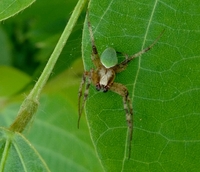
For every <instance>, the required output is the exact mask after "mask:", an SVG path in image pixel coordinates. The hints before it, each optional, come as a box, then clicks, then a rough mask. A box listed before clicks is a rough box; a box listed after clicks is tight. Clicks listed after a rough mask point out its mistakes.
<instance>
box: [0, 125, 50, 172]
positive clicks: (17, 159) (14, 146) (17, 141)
mask: <svg viewBox="0 0 200 172" xmlns="http://www.w3.org/2000/svg"><path fill="white" fill-rule="evenodd" d="M0 137H1V140H0V159H1V162H0V171H21V172H26V171H44V172H45V171H49V169H48V167H47V166H46V164H45V162H44V161H43V159H42V158H41V157H40V155H39V154H38V153H37V151H36V150H35V149H34V148H33V146H32V145H31V144H30V142H28V141H27V140H26V139H25V138H24V136H23V135H21V134H19V133H13V132H11V131H9V130H6V129H4V128H0Z"/></svg>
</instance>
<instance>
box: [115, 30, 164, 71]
mask: <svg viewBox="0 0 200 172" xmlns="http://www.w3.org/2000/svg"><path fill="white" fill-rule="evenodd" d="M164 31H165V29H164V30H163V31H162V32H161V33H160V35H159V36H158V37H157V38H156V39H155V41H154V42H153V43H152V44H151V45H150V46H148V47H146V48H145V49H143V50H141V51H139V52H138V53H136V54H134V55H132V56H130V57H128V55H125V57H126V59H125V60H124V61H122V62H121V63H119V64H118V65H117V66H116V67H115V69H114V70H115V71H116V72H121V71H123V70H124V69H125V68H126V67H127V65H128V63H129V62H130V61H131V60H133V59H134V58H136V57H138V56H141V55H142V54H144V53H146V52H147V51H149V50H150V49H151V48H152V47H153V46H154V45H155V44H156V43H157V42H158V40H159V39H160V38H161V36H162V35H163V33H164Z"/></svg>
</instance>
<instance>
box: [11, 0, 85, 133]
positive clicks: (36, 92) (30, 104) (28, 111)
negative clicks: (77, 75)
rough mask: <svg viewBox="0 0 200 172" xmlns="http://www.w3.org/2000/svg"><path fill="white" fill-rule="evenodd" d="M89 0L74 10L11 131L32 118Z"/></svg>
mask: <svg viewBox="0 0 200 172" xmlns="http://www.w3.org/2000/svg"><path fill="white" fill-rule="evenodd" d="M87 1H88V0H79V1H78V3H77V5H76V7H75V8H74V11H73V13H72V15H71V17H70V19H69V21H68V23H67V25H66V27H65V29H64V31H63V33H62V35H61V37H60V39H59V41H58V43H57V45H56V47H55V49H54V51H53V53H52V54H51V57H50V58H49V61H48V62H47V64H46V66H45V68H44V70H43V72H42V74H41V76H40V78H39V79H38V81H37V83H36V84H35V86H34V88H33V89H32V90H31V92H30V94H29V95H28V96H27V98H26V99H25V100H24V101H23V103H22V105H21V107H20V110H19V112H18V116H17V118H16V119H15V121H14V122H13V123H12V124H11V126H10V127H9V129H10V130H11V131H16V132H22V131H23V130H24V128H25V127H26V125H27V124H28V123H29V121H30V120H31V119H32V117H33V115H34V114H35V112H36V111H37V108H38V104H39V97H40V94H41V91H42V89H43V88H44V86H45V84H46V82H47V80H48V78H49V76H50V74H51V72H52V70H53V68H54V66H55V64H56V61H57V60H58V57H59V55H60V53H61V52H62V49H63V47H64V46H65V43H66V42H67V39H68V38H69V35H70V34H71V32H72V30H73V27H74V26H75V24H76V22H77V20H78V17H79V15H80V14H81V11H82V10H83V8H84V6H85V5H86V3H87Z"/></svg>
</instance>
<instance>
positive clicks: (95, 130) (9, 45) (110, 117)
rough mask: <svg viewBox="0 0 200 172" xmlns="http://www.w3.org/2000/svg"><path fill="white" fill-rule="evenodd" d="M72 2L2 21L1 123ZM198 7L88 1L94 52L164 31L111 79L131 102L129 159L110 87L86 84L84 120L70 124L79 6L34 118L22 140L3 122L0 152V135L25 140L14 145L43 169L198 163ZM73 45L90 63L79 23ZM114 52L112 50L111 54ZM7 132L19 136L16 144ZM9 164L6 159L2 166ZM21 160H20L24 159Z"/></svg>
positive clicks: (130, 50)
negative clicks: (103, 89)
mask: <svg viewBox="0 0 200 172" xmlns="http://www.w3.org/2000/svg"><path fill="white" fill-rule="evenodd" d="M2 2H8V1H2ZM2 2H0V8H2V9H3V7H2V6H1V3H2ZM20 2H21V1H20ZM27 2H28V1H27ZM8 3H9V2H8ZM16 3H18V1H16ZM46 4H48V5H46ZM75 4H76V2H74V1H73V0H71V1H64V0H63V1H56V0H55V1H47V0H46V1H45V0H43V1H37V2H36V3H34V4H33V5H32V6H31V8H28V9H26V10H24V11H23V13H20V14H18V15H17V16H15V17H13V18H10V19H9V20H6V21H5V23H3V24H2V25H1V28H0V44H1V46H0V50H1V57H0V63H1V65H7V67H5V66H1V67H0V95H1V97H0V126H1V127H9V126H10V124H11V123H12V122H13V121H14V119H15V118H16V115H17V111H18V109H19V107H20V103H21V102H22V100H23V99H24V97H25V96H24V95H28V93H29V91H30V86H31V84H33V81H34V82H35V81H36V80H37V79H38V77H39V75H40V74H41V71H42V70H43V67H44V65H45V64H46V62H47V60H48V57H49V55H50V53H51V52H52V50H53V49H54V47H55V45H56V42H57V40H58V38H59V37H60V34H61V33H62V31H63V29H64V26H65V24H66V21H67V20H68V18H69V16H70V14H71V11H72V10H73V8H74V6H75ZM4 7H5V6H4ZM3 10H5V9H3ZM0 11H2V10H0ZM8 12H9V11H8ZM17 12H19V11H17ZM14 13H15V12H14ZM14 13H12V14H7V15H8V17H9V16H10V15H13V14H14ZM199 13H200V8H199V2H197V0H193V2H191V1H186V0H183V1H162V2H161V1H155V2H153V1H146V0H143V1H129V0H125V1H120V0H115V1H107V0H101V1H98V0H91V2H90V6H89V17H90V21H91V25H92V29H93V32H94V36H95V41H96V44H97V48H98V51H99V54H102V52H103V51H104V50H105V49H106V48H107V47H113V48H114V49H115V50H116V51H117V52H122V53H126V54H129V55H132V54H134V53H137V52H138V51H140V50H141V49H143V48H145V47H147V46H148V45H150V44H151V43H152V42H153V41H154V40H155V39H156V37H157V36H158V35H159V34H160V32H161V31H162V30H163V29H165V30H166V31H165V33H164V35H163V36H162V38H161V39H160V40H159V41H158V43H157V44H156V45H155V46H154V47H153V48H152V50H150V51H148V52H147V53H145V54H144V55H142V57H139V58H137V59H135V60H134V61H132V62H131V63H130V65H129V66H128V67H127V69H126V71H124V72H122V73H120V74H118V75H117V77H116V82H120V83H122V84H124V85H126V86H127V88H128V90H129V92H130V97H131V99H132V101H133V107H134V133H133V142H132V154H131V159H130V160H128V159H127V145H126V144H127V142H126V138H127V125H126V121H125V113H124V110H123V104H122V98H121V97H120V96H119V95H117V94H115V93H112V92H109V91H108V92H107V93H100V92H97V91H96V90H95V87H93V86H91V88H90V94H89V99H88V101H87V104H86V119H87V123H88V125H87V124H86V120H85V119H84V115H83V116H82V118H81V121H80V129H79V130H78V129H77V119H78V112H77V111H78V110H77V92H78V86H79V83H80V81H81V74H82V73H83V69H82V63H81V60H80V59H79V60H77V58H78V57H80V55H81V52H80V50H81V48H80V45H81V32H82V23H83V20H84V16H85V14H84V13H83V15H82V16H81V17H80V20H79V22H78V24H77V27H76V28H75V30H74V32H73V33H72V35H71V37H70V39H69V41H68V43H67V45H66V47H65V49H64V50H63V53H62V54H61V56H60V58H59V61H58V62H57V65H56V67H55V69H54V71H53V74H52V77H51V80H50V81H49V83H48V84H47V85H46V87H45V89H44V90H43V96H42V98H41V99H40V105H39V109H38V111H37V115H36V117H35V119H33V122H32V123H31V124H30V126H28V128H27V130H26V131H25V132H24V135H25V137H26V139H28V141H27V140H26V139H25V138H24V136H21V135H19V134H15V135H13V134H10V132H9V131H7V130H5V129H3V131H2V132H1V133H3V135H2V137H1V153H2V152H3V151H2V150H5V149H2V148H3V147H2V145H3V144H2V143H4V145H5V142H6V141H7V140H9V139H10V140H12V142H10V145H13V144H15V145H16V143H17V144H18V143H23V144H25V146H23V147H25V148H26V147H28V148H27V149H26V151H24V150H22V151H20V153H21V155H22V154H23V156H24V159H25V160H27V158H28V159H29V160H32V159H34V160H35V161H37V162H35V163H36V164H37V166H43V167H44V168H46V167H45V165H44V163H43V160H44V161H45V163H46V164H47V166H48V168H49V169H50V170H51V171H52V172H53V171H81V172H82V171H85V172H86V171H103V170H102V167H101V165H102V166H103V168H104V170H105V171H124V172H125V171H127V172H129V171H136V172H147V171H149V172H150V171H156V172H157V171H158V172H161V171H169V172H171V171H199V169H200V165H199V159H200V144H199V143H200V135H199V128H200V125H199V124H200V117H199V115H200V106H199V97H200V81H199V74H200V68H199V64H200V57H199V54H200V49H199V48H198V43H199V40H200V32H199V30H200V28H199V27H200V26H199V24H198V23H199ZM1 14H3V13H2V12H0V15H1ZM3 18H6V17H5V16H4V17H2V16H1V19H3ZM27 41H28V42H27ZM82 45H83V48H82V50H83V60H84V66H85V69H86V70H90V69H91V68H92V67H93V64H92V62H91V58H90V57H91V43H90V38H89V33H88V28H87V24H86V23H85V25H84V30H83V42H82ZM22 47H25V48H24V49H23V48H22ZM21 48H22V49H21ZM29 59H30V61H29ZM123 59H124V57H122V56H120V57H119V61H122V60H123ZM25 62H27V63H25ZM28 62H30V64H29V63H28ZM27 66H28V68H27ZM6 78H7V79H6ZM28 84H30V85H28ZM31 88H32V86H31ZM11 96H12V97H11ZM88 126H89V131H88ZM89 132H90V134H89ZM90 136H91V138H92V142H93V144H94V147H95V149H94V148H93V145H92V142H91V140H90ZM2 138H3V139H2ZM16 138H17V139H20V140H21V141H20V142H18V141H17V142H16ZM28 142H30V143H31V145H33V146H34V147H35V148H33V147H32V146H30V145H29V144H27V143H28ZM20 146H21V145H20ZM12 150H13V149H10V150H9V151H12ZM27 150H28V151H27ZM95 150H96V152H97V155H98V157H97V156H96V152H95ZM37 152H39V154H40V155H41V157H42V158H43V160H41V157H40V156H39V155H38V153H37ZM9 153H10V152H9ZM28 153H30V154H28ZM15 155H16V157H17V158H19V157H20V156H18V155H19V154H14V153H12V154H8V156H9V157H10V158H12V156H14V157H15ZM99 160H100V163H99ZM4 162H6V161H4ZM15 162H16V161H15V160H13V159H11V161H9V162H8V163H9V167H13V166H12V163H15ZM24 162H25V163H24V164H25V166H26V167H27V168H28V167H29V166H28V163H27V161H24ZM28 162H29V163H30V162H32V161H28ZM1 163H3V162H2V159H1ZM17 164H18V163H17ZM19 164H20V163H19ZM7 171H10V170H6V172H7ZM17 171H23V170H21V168H18V169H17ZM28 171H32V170H28ZM40 171H41V170H40Z"/></svg>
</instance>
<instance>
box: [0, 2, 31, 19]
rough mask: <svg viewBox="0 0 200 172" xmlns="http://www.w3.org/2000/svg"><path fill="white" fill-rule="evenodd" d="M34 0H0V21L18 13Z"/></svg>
mask: <svg viewBox="0 0 200 172" xmlns="http://www.w3.org/2000/svg"><path fill="white" fill-rule="evenodd" d="M33 2H35V0H21V1H15V0H1V1H0V21H1V20H5V19H7V18H9V17H10V16H13V15H15V14H16V13H19V12H20V11H22V10H23V9H25V8H27V7H28V6H30V5H31V4H32V3H33Z"/></svg>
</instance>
